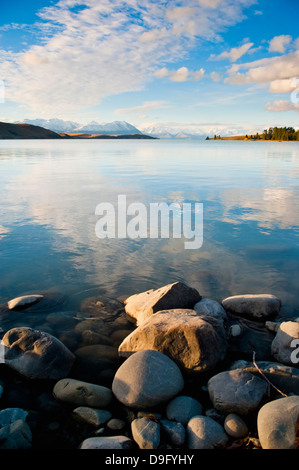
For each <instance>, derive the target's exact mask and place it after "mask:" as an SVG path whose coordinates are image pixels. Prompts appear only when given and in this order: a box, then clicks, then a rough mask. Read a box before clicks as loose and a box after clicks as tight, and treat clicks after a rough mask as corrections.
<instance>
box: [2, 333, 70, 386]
mask: <svg viewBox="0 0 299 470" xmlns="http://www.w3.org/2000/svg"><path fill="white" fill-rule="evenodd" d="M2 344H3V345H4V346H5V364H6V365H8V366H9V367H11V368H12V369H15V370H16V371H17V372H19V373H20V374H22V375H24V376H25V377H27V378H30V379H60V378H62V377H65V376H66V375H67V374H68V373H69V371H70V370H71V368H72V366H73V363H74V361H75V356H74V355H73V354H72V353H71V352H70V351H69V349H68V348H67V347H66V346H65V345H64V344H62V343H61V342H60V341H59V340H58V339H57V338H56V337H54V336H52V335H50V334H48V333H45V332H43V331H39V330H34V329H32V328H29V327H19V328H12V329H11V330H9V331H8V332H7V333H5V335H4V336H3V338H2Z"/></svg>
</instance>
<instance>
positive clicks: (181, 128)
mask: <svg viewBox="0 0 299 470" xmlns="http://www.w3.org/2000/svg"><path fill="white" fill-rule="evenodd" d="M15 124H30V125H33V126H39V127H42V128H44V129H48V130H50V131H52V132H56V133H57V134H81V136H82V137H83V135H85V136H86V137H88V135H99V134H100V135H102V136H105V135H107V136H108V135H109V136H113V135H114V136H115V135H117V136H126V135H127V136H129V135H130V136H131V135H134V136H135V137H134V138H138V135H139V136H140V138H143V137H142V136H144V135H146V136H149V137H155V138H159V139H179V140H187V139H199V140H204V139H205V138H206V137H207V136H209V137H210V138H213V137H214V135H217V136H218V135H221V136H226V137H229V136H235V135H240V134H246V133H248V134H255V133H256V129H248V130H246V131H245V130H244V128H242V127H240V126H232V127H228V126H227V125H223V124H220V123H215V124H212V123H198V124H197V123H186V124H185V123H171V122H170V123H156V122H154V123H150V122H148V123H144V124H142V125H140V126H138V128H137V127H135V126H133V125H132V124H129V123H128V122H126V121H113V122H104V123H103V122H102V123H99V122H97V121H91V122H89V123H87V124H80V123H79V122H76V121H65V120H63V119H57V118H54V119H24V120H23V121H22V122H20V121H18V122H16V123H15ZM86 137H84V138H86Z"/></svg>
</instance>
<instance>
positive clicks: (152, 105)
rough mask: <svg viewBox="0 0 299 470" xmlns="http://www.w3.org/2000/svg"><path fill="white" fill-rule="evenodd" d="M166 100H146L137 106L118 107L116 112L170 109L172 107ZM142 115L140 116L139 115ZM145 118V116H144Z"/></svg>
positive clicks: (134, 112) (132, 112) (118, 113)
mask: <svg viewBox="0 0 299 470" xmlns="http://www.w3.org/2000/svg"><path fill="white" fill-rule="evenodd" d="M171 107H172V106H170V105H169V104H168V103H167V102H166V101H145V102H144V103H143V104H142V105H140V106H135V107H132V108H119V109H116V111H115V114H117V115H125V114H139V113H145V112H148V111H154V110H157V109H168V108H171ZM139 117H140V116H139ZM143 119H144V116H143Z"/></svg>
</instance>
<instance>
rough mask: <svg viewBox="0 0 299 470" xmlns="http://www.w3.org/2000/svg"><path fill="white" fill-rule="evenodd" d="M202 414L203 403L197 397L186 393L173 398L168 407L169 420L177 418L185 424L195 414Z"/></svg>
mask: <svg viewBox="0 0 299 470" xmlns="http://www.w3.org/2000/svg"><path fill="white" fill-rule="evenodd" d="M201 414H202V405H201V403H199V401H197V400H195V398H192V397H187V396H184V395H181V396H178V397H175V398H173V400H171V401H170V402H169V403H168V405H167V408H166V416H167V418H168V419H169V420H175V421H178V422H180V423H182V424H183V425H185V424H187V423H188V421H190V419H191V418H192V417H193V416H196V415H201Z"/></svg>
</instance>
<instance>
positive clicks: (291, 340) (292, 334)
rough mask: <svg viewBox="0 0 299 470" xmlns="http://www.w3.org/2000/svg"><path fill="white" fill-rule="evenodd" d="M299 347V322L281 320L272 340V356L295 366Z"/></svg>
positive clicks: (298, 360) (297, 360)
mask: <svg viewBox="0 0 299 470" xmlns="http://www.w3.org/2000/svg"><path fill="white" fill-rule="evenodd" d="M298 348H299V323H298V322H295V321H285V322H282V323H281V324H280V325H279V327H278V330H277V332H276V336H275V338H274V339H273V341H272V345H271V352H272V354H273V357H274V358H275V359H276V360H277V361H278V362H282V363H283V364H287V365H290V366H292V365H294V366H297V365H298V362H299V357H298Z"/></svg>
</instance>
